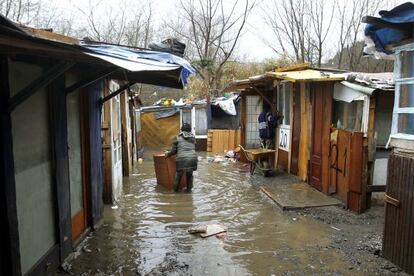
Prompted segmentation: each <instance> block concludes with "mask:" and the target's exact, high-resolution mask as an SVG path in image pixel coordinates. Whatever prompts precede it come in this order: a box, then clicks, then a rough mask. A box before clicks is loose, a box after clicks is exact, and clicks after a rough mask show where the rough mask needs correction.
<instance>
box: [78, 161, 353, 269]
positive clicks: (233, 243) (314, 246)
mask: <svg viewBox="0 0 414 276" xmlns="http://www.w3.org/2000/svg"><path fill="white" fill-rule="evenodd" d="M202 157H203V158H202V159H200V161H199V170H198V171H197V172H196V173H195V178H194V179H195V183H194V188H193V192H192V193H190V194H187V193H179V194H176V193H173V192H169V191H166V190H165V189H163V188H162V187H158V186H157V184H156V179H155V175H154V168H153V163H152V161H151V158H146V159H145V160H144V162H143V164H140V165H138V166H137V170H136V171H135V172H134V174H133V175H132V176H130V177H128V178H126V179H125V181H124V187H123V191H124V196H122V198H121V199H120V200H119V202H117V206H118V207H119V208H117V209H113V208H111V207H110V206H108V207H106V208H105V222H104V224H103V226H101V227H100V228H99V229H98V230H97V231H96V232H95V233H94V235H93V237H92V238H91V239H90V240H89V241H88V248H90V249H91V251H92V252H87V253H83V254H82V255H81V256H79V257H78V258H76V259H75V260H73V261H71V267H72V270H73V273H74V274H76V275H78V273H79V274H82V273H84V275H88V274H92V275H94V274H96V273H97V272H99V273H101V274H102V273H103V274H102V275H106V274H112V275H130V274H131V275H136V274H137V275H189V274H192V275H272V274H273V275H280V274H288V275H293V274H321V273H324V274H349V272H350V271H349V270H348V269H349V265H347V264H346V263H344V262H342V261H341V260H342V258H341V255H340V253H337V252H336V251H333V250H330V249H328V247H327V245H329V244H330V242H331V241H330V240H329V236H330V231H335V230H332V229H331V228H330V227H329V226H327V225H324V224H322V223H320V222H317V221H314V220H311V219H307V218H306V217H298V218H296V217H295V219H292V217H291V216H289V215H287V214H286V213H283V212H282V211H281V210H280V209H278V207H277V206H276V205H275V204H274V203H272V202H271V200H270V199H269V198H267V196H265V195H263V194H262V193H260V191H259V190H258V187H257V185H253V184H255V183H257V181H261V180H262V179H263V178H262V177H261V176H254V177H250V175H249V174H248V173H244V172H240V167H238V165H237V164H230V163H229V164H227V165H224V164H222V163H208V162H207V158H205V157H206V156H205V155H203V156H202ZM207 223H217V224H221V225H223V226H225V227H226V228H227V229H228V232H227V235H226V236H225V238H223V239H218V238H216V237H214V236H213V237H209V238H206V239H202V238H200V237H199V236H197V235H191V234H188V233H187V229H188V228H189V227H190V226H193V225H195V224H207ZM98 249H99V250H98ZM354 272H355V271H354Z"/></svg>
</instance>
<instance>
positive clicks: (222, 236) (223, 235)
mask: <svg viewBox="0 0 414 276" xmlns="http://www.w3.org/2000/svg"><path fill="white" fill-rule="evenodd" d="M226 237H227V233H226V232H222V233H218V234H216V238H217V239H219V240H225V239H226Z"/></svg>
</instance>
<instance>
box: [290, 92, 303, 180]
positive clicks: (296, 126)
mask: <svg viewBox="0 0 414 276" xmlns="http://www.w3.org/2000/svg"><path fill="white" fill-rule="evenodd" d="M300 115H301V106H300V87H299V85H295V86H294V87H293V122H292V124H293V125H292V146H291V157H290V158H291V161H290V172H291V173H293V174H295V175H297V174H298V170H299V142H300V138H301V135H300V134H301V133H300V128H301V126H300V119H301V116H300Z"/></svg>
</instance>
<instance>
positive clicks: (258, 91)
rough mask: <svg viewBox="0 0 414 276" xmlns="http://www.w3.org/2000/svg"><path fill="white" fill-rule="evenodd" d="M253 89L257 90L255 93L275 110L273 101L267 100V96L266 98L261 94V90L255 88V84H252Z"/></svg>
mask: <svg viewBox="0 0 414 276" xmlns="http://www.w3.org/2000/svg"><path fill="white" fill-rule="evenodd" d="M253 89H254V90H255V91H256V92H257V94H259V95H260V96H261V97H262V98H263V100H265V101H266V102H267V103H268V104H269V105H270V107H271V108H272V111H273V112H275V111H276V105H275V104H274V103H272V101H271V100H269V98H267V97H266V95H265V94H263V92H262V91H260V90H259V89H257V87H256V86H253Z"/></svg>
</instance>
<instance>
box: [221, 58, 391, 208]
mask: <svg viewBox="0 0 414 276" xmlns="http://www.w3.org/2000/svg"><path fill="white" fill-rule="evenodd" d="M347 75H348V74H346V73H345V72H338V71H335V70H323V69H315V68H309V66H308V65H306V64H304V65H295V66H293V67H290V68H285V69H279V70H276V71H275V72H268V73H266V74H264V75H261V76H255V77H252V78H249V79H247V80H241V81H236V82H234V83H233V84H230V85H229V86H228V87H227V89H226V91H230V90H237V89H238V90H239V91H240V94H241V96H242V108H241V130H242V132H241V141H242V145H243V146H245V147H247V148H254V147H258V146H259V141H260V140H259V137H258V120H257V118H258V115H259V114H260V113H261V111H262V109H263V104H264V103H266V104H267V105H270V106H271V108H272V111H273V112H277V113H278V114H279V115H281V116H283V119H282V120H281V121H280V124H279V126H278V128H277V131H276V137H275V141H276V143H275V149H276V150H277V152H276V156H275V160H276V162H275V164H274V165H275V167H276V168H278V169H280V170H284V171H286V172H289V173H292V174H294V175H297V176H298V177H299V178H300V179H301V180H303V181H306V182H308V183H309V184H310V185H311V186H313V187H314V188H315V189H317V190H319V191H321V192H323V193H326V194H329V195H333V196H335V197H338V198H339V199H341V201H342V202H343V203H344V205H345V206H346V207H347V208H349V209H351V210H353V211H355V212H358V213H360V212H363V211H364V210H365V209H366V208H368V207H369V202H370V193H371V192H373V191H379V190H385V186H381V187H373V186H372V181H373V168H374V163H375V152H376V146H375V145H376V141H377V138H376V137H377V136H376V133H377V134H378V131H376V127H377V128H379V127H382V128H384V126H385V128H386V126H387V125H388V134H389V128H390V123H391V112H390V110H389V107H388V113H381V114H379V113H376V107H375V102H376V100H377V99H378V101H380V102H381V103H383V102H384V101H383V100H382V99H385V102H388V101H389V100H390V99H391V100H392V97H393V89H392V91H391V92H388V93H385V94H384V93H381V92H380V91H382V90H381V89H377V88H372V87H363V86H362V85H361V84H357V83H350V82H344V81H345V79H346V77H347ZM346 85H348V86H346ZM349 86H353V87H349ZM358 89H360V90H361V91H358ZM341 97H342V98H341ZM343 99H345V100H347V101H349V103H347V102H346V101H342V100H343ZM378 109H379V108H378ZM378 114H379V115H378ZM376 118H377V120H376ZM344 119H345V120H344ZM335 120H336V121H335ZM337 122H341V123H340V124H339V125H338V124H337ZM378 122H380V123H378ZM381 122H382V123H383V124H381ZM376 123H377V124H376ZM385 137H387V135H386V134H385Z"/></svg>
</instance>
